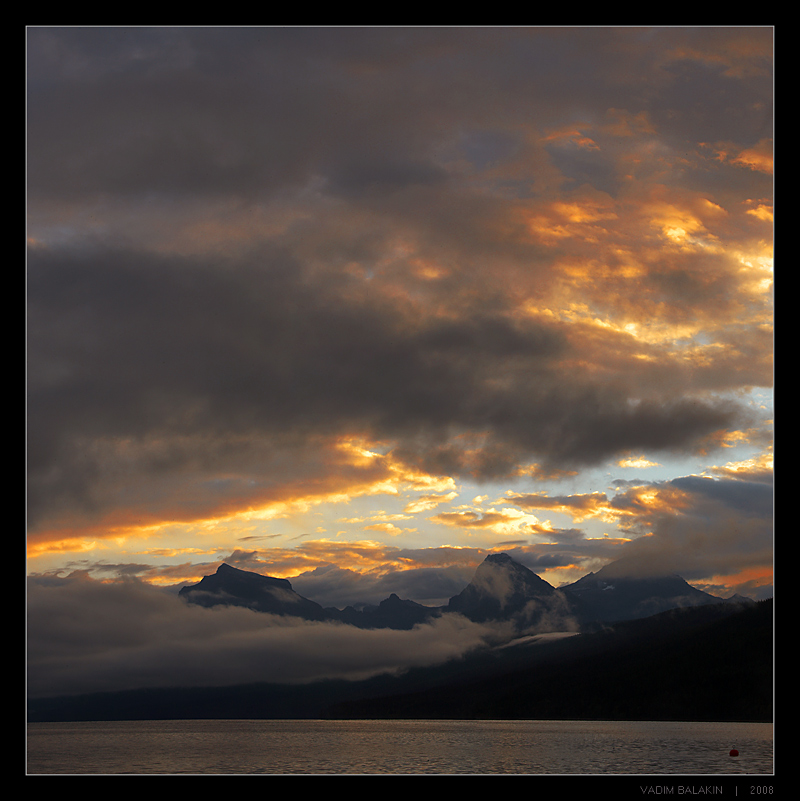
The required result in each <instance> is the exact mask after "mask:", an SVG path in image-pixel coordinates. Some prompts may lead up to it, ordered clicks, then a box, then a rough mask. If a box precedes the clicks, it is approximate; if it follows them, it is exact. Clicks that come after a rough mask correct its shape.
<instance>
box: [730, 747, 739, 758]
mask: <svg viewBox="0 0 800 801" xmlns="http://www.w3.org/2000/svg"><path fill="white" fill-rule="evenodd" d="M731 756H739V752H738V751H737V750H736V749H735V748H732V749H731Z"/></svg>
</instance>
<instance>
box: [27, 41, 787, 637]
mask: <svg viewBox="0 0 800 801" xmlns="http://www.w3.org/2000/svg"><path fill="white" fill-rule="evenodd" d="M773 33H774V32H773V30H772V29H771V28H770V27H754V28H737V27H730V28H686V27H675V28H626V27H623V28H514V27H509V28H503V27H501V28H187V29H184V28H29V29H28V30H27V210H28V223H27V235H28V249H27V267H26V270H27V313H28V322H27V371H28V373H27V393H28V398H27V415H28V416H27V471H28V472H27V543H28V574H29V576H30V577H31V580H32V581H33V582H34V584H33V585H32V586H36V587H39V588H41V587H45V586H47V587H51V588H52V587H55V586H61V584H60V582H71V584H70V586H74V585H75V583H76V582H79V583H80V586H81V587H82V588H83V589H84V591H85V592H89V591H90V590H91V592H99V591H100V590H101V589H102V588H106V589H107V590H108V591H109V592H110V591H112V588H115V590H114V591H120V592H121V591H122V590H121V589H120V588H122V587H124V588H125V591H129V592H133V591H134V589H135V591H136V592H140V591H147V590H148V588H149V589H151V590H152V588H167V587H170V586H174V585H179V584H180V583H183V582H194V581H198V580H199V579H200V578H201V577H202V576H203V575H206V574H209V573H213V572H214V571H215V570H216V568H217V566H218V565H219V564H220V562H221V561H223V560H224V561H226V562H228V563H230V564H232V565H234V566H237V567H241V568H244V569H247V570H253V571H256V572H260V573H264V574H267V575H272V576H281V577H285V578H289V579H290V581H291V582H292V586H293V587H294V588H295V589H296V590H297V591H298V592H300V593H301V594H302V595H305V596H306V597H308V598H311V599H313V600H315V601H318V602H319V603H322V604H323V605H328V606H338V607H340V608H341V607H343V606H344V605H346V604H348V603H353V602H355V601H369V602H378V601H380V600H381V599H383V598H386V597H387V596H388V595H389V594H390V593H391V592H396V593H397V594H398V595H400V596H401V597H403V598H411V599H413V600H415V601H418V602H420V603H425V604H430V605H434V604H439V603H443V602H446V600H447V599H448V598H449V597H450V596H452V595H454V594H455V593H457V592H458V591H460V590H461V589H462V588H463V586H464V584H465V583H466V582H467V581H468V580H469V578H470V576H471V575H472V573H473V571H474V569H475V567H476V566H477V565H478V564H479V563H480V562H481V561H482V560H483V559H484V558H485V556H486V555H487V554H488V553H491V552H495V551H504V552H506V553H508V554H510V555H512V556H513V557H514V558H515V559H517V560H518V561H520V562H522V563H523V564H525V565H527V566H528V567H530V568H531V569H532V570H534V571H535V572H536V573H538V574H539V575H540V576H541V577H542V578H544V579H545V580H547V581H549V582H550V583H551V584H553V585H554V586H558V585H561V584H565V583H569V582H572V581H575V580H577V579H578V578H580V577H581V576H583V575H585V574H586V573H588V572H590V571H596V570H598V569H599V568H601V567H602V566H603V565H605V564H607V563H608V562H610V561H612V560H615V559H618V558H620V557H623V556H635V557H637V560H636V564H638V565H640V566H641V568H642V569H643V570H647V569H650V570H653V571H656V572H661V573H665V572H677V573H679V574H680V575H681V576H683V577H684V578H685V579H686V580H688V581H689V582H691V583H692V584H694V585H695V586H697V587H700V588H701V589H704V590H706V591H708V592H711V593H713V594H716V595H721V596H724V597H727V596H729V595H731V594H732V593H735V592H738V593H741V594H744V595H747V596H750V597H752V598H764V597H770V596H771V595H772V559H773V515H772V498H773V496H772V414H773V403H772V379H773V361H772V355H773V328H772V323H773V308H772V300H773V285H772V255H773V200H772V194H773V156H772V153H773V142H772V135H773V134H772V126H773V108H772V97H773V74H772V62H773ZM134 577H135V578H136V579H138V581H136V582H133V583H131V582H130V581H127V582H120V581H117V579H123V578H124V579H131V578H134ZM159 597H160V596H159ZM38 599H39V596H38V595H36V596H35V597H34V596H33V595H32V596H31V599H30V601H29V603H30V605H31V610H32V611H31V614H32V615H33V614H34V613H35V612H36V610H39V609H40V607H39V606H38V605H37V604H38V602H39V601H38ZM42 603H43V604H45V605H44V606H42V607H41V608H42V609H44V608H46V603H45V602H44V601H42ZM48 603H49V602H48ZM47 608H49V607H47ZM203 611H204V612H207V611H208V610H203ZM239 611H242V610H239ZM198 614H199V612H198ZM34 629H35V627H34ZM35 630H36V631H38V629H35ZM353 636H358V637H361V636H363V633H361V634H358V635H356V634H353Z"/></svg>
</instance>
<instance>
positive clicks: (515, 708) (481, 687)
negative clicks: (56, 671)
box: [28, 600, 773, 722]
mask: <svg viewBox="0 0 800 801" xmlns="http://www.w3.org/2000/svg"><path fill="white" fill-rule="evenodd" d="M772 675H773V620H772V601H771V600H770V601H762V602H760V603H758V604H755V605H750V606H738V605H735V604H716V605H704V606H700V607H693V608H689V609H675V610H671V611H669V612H665V613H662V614H659V615H656V616H654V617H651V618H647V619H644V620H635V621H628V622H626V623H621V624H616V625H614V626H613V627H610V628H607V629H604V630H603V631H599V632H594V633H590V634H579V635H575V636H571V637H565V638H561V639H557V640H553V641H551V642H547V641H545V642H542V641H538V642H534V641H532V640H531V639H530V638H525V639H523V640H520V641H519V642H518V643H516V644H512V645H507V646H505V647H503V648H500V649H486V650H485V651H481V652H479V653H476V654H473V655H471V656H470V657H468V658H463V659H460V660H455V661H453V662H449V663H446V664H443V665H440V666H438V667H435V668H425V669H415V670H411V671H409V672H408V673H406V674H404V675H402V676H379V677H376V678H373V679H370V680H367V681H361V682H347V681H325V682H317V683H314V684H310V685H303V686H296V685H277V684H251V685H247V686H238V687H215V688H214V687H212V688H169V689H150V690H137V691H132V692H119V693H96V694H91V695H84V696H73V697H61V698H46V699H33V700H30V701H29V704H28V720H29V721H31V722H35V721H45V720H47V721H57V720H145V719H150V720H159V719H160V720H168V719H222V718H226V719H237V718H238V719H268V718H273V719H278V718H287V719H288V718H329V719H337V718H342V719H343V718H351V719H353V718H419V719H434V718H440V719H448V718H449V719H562V720H569V719H576V720H581V719H582V720H592V719H595V720H598V719H599V720H719V721H729V720H730V721H732V720H740V721H771V720H772V714H773V712H772V710H773V706H772V703H773V695H772Z"/></svg>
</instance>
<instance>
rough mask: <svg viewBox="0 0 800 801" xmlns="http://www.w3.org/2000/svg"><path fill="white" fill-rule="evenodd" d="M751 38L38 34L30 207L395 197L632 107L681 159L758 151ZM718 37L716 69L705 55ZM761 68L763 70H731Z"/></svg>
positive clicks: (232, 31)
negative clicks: (537, 137)
mask: <svg viewBox="0 0 800 801" xmlns="http://www.w3.org/2000/svg"><path fill="white" fill-rule="evenodd" d="M747 32H748V36H749V38H750V39H751V40H753V41H751V42H749V44H750V47H751V49H752V50H753V51H754V52H752V53H750V54H745V56H741V55H739V54H738V53H737V51H736V48H735V47H734V46H733V45H735V43H736V41H737V31H736V30H731V31H728V32H727V33H726V32H725V31H724V29H723V30H721V31H715V32H713V35H712V34H704V33H703V31H702V29H699V30H698V31H693V30H691V29H681V28H677V29H669V28H667V29H627V28H611V29H609V28H604V29H593V28H583V29H581V28H567V29H559V28H544V29H535V28H505V29H494V28H478V29H470V28H466V29H464V28H455V29H441V28H438V29H420V28H413V29H380V28H378V29H359V28H355V29H347V28H340V29H324V28H323V29H291V28H288V29H287V28H116V29H115V28H32V29H30V30H29V35H28V64H29V69H28V86H29V93H28V130H29V163H28V180H29V195H30V197H31V198H32V199H34V200H36V199H37V198H44V197H47V196H51V197H59V196H62V197H63V196H71V197H75V196H78V195H80V194H82V193H89V194H95V193H123V194H124V193H133V194H140V193H159V192H166V193H179V194H185V193H190V192H211V193H231V192H235V193H236V194H241V193H244V194H252V193H262V192H269V191H273V190H275V189H277V188H278V187H280V186H285V185H286V184H287V183H300V184H302V183H304V182H305V181H306V180H308V178H309V177H310V176H311V175H314V174H317V175H323V176H327V177H329V178H330V179H331V181H332V183H333V185H334V186H336V187H338V189H339V190H341V191H346V192H348V193H349V194H352V193H353V192H354V191H356V190H364V189H366V188H368V187H376V186H379V187H381V186H382V187H383V188H384V189H391V190H394V189H396V188H397V187H398V186H402V185H404V184H406V183H409V182H410V183H414V182H418V181H420V182H422V183H428V182H430V181H437V180H440V178H441V176H442V172H441V168H440V166H439V165H437V164H436V163H435V158H434V157H435V155H436V154H437V153H438V152H442V148H445V149H446V148H448V147H451V146H452V144H453V143H454V142H456V141H458V139H459V137H461V136H463V135H464V134H466V133H470V132H477V133H479V132H480V131H482V130H483V131H484V132H485V133H486V134H491V133H492V132H494V134H493V135H495V136H496V135H498V134H500V135H502V134H503V130H504V129H505V130H506V131H508V133H507V134H505V135H510V136H514V135H515V131H516V130H517V129H518V127H519V125H520V124H527V125H530V124H534V125H535V124H538V122H539V120H538V119H537V118H538V116H539V115H538V114H537V109H539V108H545V107H546V109H547V114H546V116H545V117H543V123H544V124H547V125H550V126H556V127H557V126H559V125H563V124H575V120H576V116H577V118H578V120H583V121H586V122H589V123H593V124H594V123H598V122H599V121H601V120H603V119H605V117H606V115H607V113H608V110H609V109H625V108H626V107H627V106H631V105H633V106H634V107H633V108H628V111H629V112H631V113H633V114H638V113H642V112H644V113H647V114H650V115H652V117H653V118H654V119H657V120H658V123H659V126H660V129H661V134H662V136H664V137H666V139H667V140H668V141H670V142H671V143H672V144H673V145H674V146H675V147H676V148H684V149H685V143H686V142H687V141H690V142H693V143H696V142H715V141H717V140H719V139H724V140H726V141H729V142H736V143H738V145H739V146H740V147H749V146H752V145H754V144H755V143H756V142H757V141H758V140H760V139H762V138H765V137H769V135H770V133H769V122H770V114H769V110H768V109H762V111H761V113H760V114H756V113H754V112H753V107H754V105H755V104H757V102H758V101H760V100H763V97H764V96H765V94H766V95H767V96H768V95H769V87H770V81H771V75H770V71H769V66H770V58H771V30H770V29H769V28H764V29H762V35H761V36H760V38H759V37H758V36H757V33H756V32H754V29H747ZM714 37H716V39H717V40H719V41H718V42H717V43H716V45H715V46H716V47H717V49H718V51H719V56H720V57H719V60H717V61H715V62H704V61H701V60H699V59H698V56H697V54H696V53H694V52H693V50H692V47H693V44H694V43H695V42H696V43H697V47H698V49H699V48H702V47H703V46H705V47H708V43H709V41H712V42H713V38H714ZM756 39H758V42H759V45H758V46H760V50H759V49H758V46H757V45H755V44H754V43H753V42H754V41H756ZM731 43H733V44H731ZM670 56H671V57H670ZM747 56H749V62H748V64H753V63H755V64H757V65H760V66H761V70H760V71H754V70H752V69H751V70H750V72H748V73H746V74H730V73H731V69H727V70H726V67H729V65H730V64H731V63H734V64H736V63H738V62H737V57H738V58H739V59H740V60H743V59H744V58H745V57H747ZM598 61H599V62H600V63H602V64H603V69H602V70H598V69H597V68H596V64H597V63H598ZM632 64H633V65H634V69H631V66H632ZM520 98H524V99H525V102H524V103H521V102H520ZM53 131H57V132H58V134H57V135H55V136H54V135H53ZM575 155H576V156H577V160H575V161H573V162H572V163H571V165H567V164H564V165H562V166H564V168H565V176H564V177H566V178H567V179H568V180H573V181H577V182H578V183H582V182H583V181H585V180H587V179H588V180H589V181H590V182H591V183H595V181H599V184H600V185H601V186H603V187H605V188H606V189H607V190H611V191H612V192H613V190H614V188H615V187H616V186H617V185H618V183H617V182H618V176H617V175H615V174H614V167H613V166H612V165H611V164H610V163H609V162H608V160H607V156H601V157H600V158H602V159H603V160H604V163H602V162H599V161H597V160H596V159H595V158H590V157H589V155H587V154H586V153H583V154H582V155H581V154H575ZM387 159H388V160H387Z"/></svg>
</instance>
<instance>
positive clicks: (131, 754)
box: [27, 720, 773, 776]
mask: <svg viewBox="0 0 800 801" xmlns="http://www.w3.org/2000/svg"><path fill="white" fill-rule="evenodd" d="M27 738H28V752H27V773H28V775H39V774H62V775H63V774H83V775H86V774H93V775H95V774H123V773H124V774H141V775H151V774H173V775H174V774H204V775H208V774H217V775H249V774H272V775H302V774H305V775H308V774H315V775H365V774H405V775H416V774H438V775H454V774H472V775H476V774H478V775H488V774H492V775H498V774H506V775H509V774H515V775H551V774H557V775H613V774H620V775H684V776H689V775H704V776H730V775H764V776H767V775H771V774H772V773H773V740H772V724H769V723H675V722H666V723H664V722H607V721H588V722H586V721H581V722H576V721H529V720H528V721H430V720H404V721H382V720H368V721H316V720H310V721H309V720H186V721H183V720H182V721H119V722H117V721H115V722H102V723H84V722H80V723H31V724H29V725H28V732H27ZM731 749H737V750H738V752H739V756H738V757H731V756H730V751H731Z"/></svg>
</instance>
